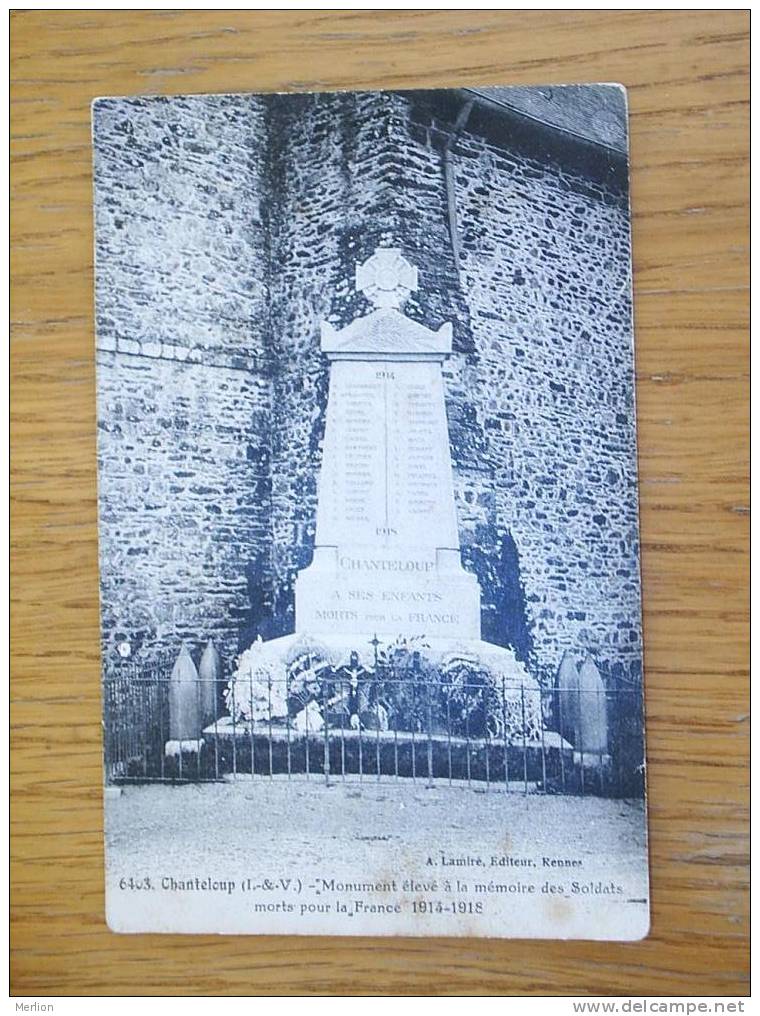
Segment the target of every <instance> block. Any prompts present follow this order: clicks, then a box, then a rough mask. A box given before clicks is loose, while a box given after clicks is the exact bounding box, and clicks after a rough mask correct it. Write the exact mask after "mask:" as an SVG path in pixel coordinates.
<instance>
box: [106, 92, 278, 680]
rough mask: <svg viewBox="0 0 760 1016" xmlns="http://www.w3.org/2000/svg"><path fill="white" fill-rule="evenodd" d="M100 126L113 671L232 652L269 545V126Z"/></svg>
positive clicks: (194, 122) (137, 106)
mask: <svg viewBox="0 0 760 1016" xmlns="http://www.w3.org/2000/svg"><path fill="white" fill-rule="evenodd" d="M93 115H94V122H95V138H96V146H95V183H96V204H95V210H96V235H97V247H96V267H97V288H96V318H97V345H98V421H99V442H98V455H99V463H100V479H99V485H100V489H99V505H100V530H101V538H100V572H101V606H102V613H103V651H104V658H105V660H106V662H108V661H110V660H111V659H113V655H114V645H115V643H117V642H119V641H120V640H122V639H124V640H129V641H130V642H131V643H132V646H133V649H134V650H135V651H136V652H138V653H140V652H142V653H143V654H144V653H147V652H150V651H152V650H153V649H154V647H156V646H159V647H160V646H162V645H171V646H176V645H177V640H178V639H180V638H183V637H188V638H190V639H191V640H195V639H198V638H200V637H202V636H208V635H212V634H213V635H216V636H217V637H218V638H219V640H220V643H221V648H223V649H224V650H226V651H227V652H228V653H232V652H234V651H236V650H237V632H238V630H239V629H241V628H245V627H246V626H247V627H250V616H251V612H252V603H251V600H252V598H251V595H250V590H249V585H251V584H252V582H253V580H254V578H255V575H254V573H255V571H256V561H257V555H258V554H261V553H262V552H263V549H264V548H265V547H268V546H269V545H270V543H271V538H270V530H269V504H268V500H269V487H270V470H269V447H268V440H267V432H268V419H269V410H270V406H271V380H270V379H271V359H270V350H269V347H268V344H267V339H266V332H265V323H266V312H267V307H268V286H267V272H268V246H267V243H268V242H267V234H266V229H265V228H264V221H263V216H262V197H263V193H264V187H263V183H262V177H263V171H264V169H263V155H264V153H265V151H266V145H265V131H266V123H265V115H264V110H263V108H262V106H261V103H260V102H258V101H257V100H252V99H251V98H249V97H244V96H207V97H181V98H177V99H161V98H150V99H144V98H136V99H128V100H124V99H120V100H111V99H105V100H98V101H97V102H96V103H95V105H94V110H93Z"/></svg>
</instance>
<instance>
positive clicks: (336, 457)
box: [295, 248, 480, 642]
mask: <svg viewBox="0 0 760 1016" xmlns="http://www.w3.org/2000/svg"><path fill="white" fill-rule="evenodd" d="M356 287H357V289H358V290H359V291H360V292H362V293H363V294H364V296H365V297H366V298H367V300H368V301H369V303H370V304H371V305H372V307H373V309H372V311H371V312H370V313H369V314H367V315H366V316H364V317H360V318H357V319H356V320H354V321H353V322H351V324H349V325H348V326H347V327H345V328H343V329H340V330H336V329H335V328H333V327H332V326H331V325H330V324H328V323H323V325H322V336H321V346H322V351H323V353H325V355H326V356H327V357H328V359H329V360H330V387H329V397H328V404H327V419H326V427H325V437H324V450H323V459H322V467H321V472H320V476H319V485H318V508H317V519H316V537H315V547H314V557H313V560H312V563H311V565H310V566H309V567H308V568H306V569H304V570H303V571H301V572H300V573H299V575H298V578H297V581H296V588H295V610H296V631H308V632H310V633H311V634H313V635H316V636H321V635H329V636H335V635H365V636H371V635H374V634H378V635H381V636H386V637H397V636H403V637H407V636H426V637H429V638H433V639H440V638H445V639H452V640H454V641H457V642H458V641H461V640H469V639H474V640H479V639H480V587H479V585H478V582H477V579H476V578H475V576H474V575H473V574H471V573H470V572H468V571H466V570H465V569H464V568H463V566H462V562H461V557H460V548H459V531H458V525H457V515H456V506H455V502H454V487H453V482H452V472H451V453H450V446H449V432H448V425H447V420H446V406H445V401H444V388H443V375H442V369H441V368H442V364H443V362H444V360H445V359H446V357H448V356H449V355H450V354H451V340H452V328H451V324H450V323H446V324H444V325H442V326H441V327H440V328H439V329H438V330H437V331H433V330H431V329H429V328H426V327H425V326H424V325H422V324H420V323H419V322H417V321H414V320H412V319H411V318H409V317H407V316H406V315H405V314H403V312H402V310H401V308H402V307H403V305H404V303H405V301H406V300H407V298H408V297H409V295H410V294H411V293H412V292H413V291H414V290H416V288H417V270H416V269H415V268H414V267H413V266H412V265H411V264H410V263H409V262H408V261H407V260H406V258H404V257H403V255H402V253H401V251H399V250H397V249H396V248H380V249H377V250H376V251H375V253H374V254H373V255H372V256H371V257H370V258H369V259H368V260H367V261H366V262H365V263H364V264H363V265H360V266H358V267H357V270H356Z"/></svg>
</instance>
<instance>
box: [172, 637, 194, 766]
mask: <svg viewBox="0 0 760 1016" xmlns="http://www.w3.org/2000/svg"><path fill="white" fill-rule="evenodd" d="M201 729H202V727H201V716H200V701H199V694H198V671H197V670H196V667H195V664H194V663H193V658H192V656H191V655H190V653H189V651H188V648H187V646H186V645H185V644H184V642H183V643H182V648H181V649H180V652H179V656H178V657H177V662H176V663H175V664H174V667H173V669H172V673H171V677H170V678H169V743H170V744H171V743H172V742H179V743H182V742H185V741H193V742H197V741H198V740H199V739H200V734H201ZM183 747H184V745H183ZM167 751H168V747H167Z"/></svg>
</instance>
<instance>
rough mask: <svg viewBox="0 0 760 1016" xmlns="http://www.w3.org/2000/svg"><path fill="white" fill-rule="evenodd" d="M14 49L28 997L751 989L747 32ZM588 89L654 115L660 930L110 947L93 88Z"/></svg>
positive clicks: (70, 32)
mask: <svg viewBox="0 0 760 1016" xmlns="http://www.w3.org/2000/svg"><path fill="white" fill-rule="evenodd" d="M11 46H12V51H11V57H12V93H11V101H12V105H11V128H12V201H13V208H12V255H11V270H12V286H13V289H12V303H11V315H12V341H11V372H12V373H11V382H12V407H11V409H12V463H11V464H12V490H11V513H12V514H11V521H12V614H11V651H12V701H11V725H12V756H11V766H12V811H11V822H12V827H11V828H12V991H13V992H14V994H29V995H34V996H44V995H48V994H63V995H74V994H112V995H119V994H132V993H133V992H141V993H144V994H174V995H184V994H198V995H204V994H205V995H208V994H236V995H256V994H280V993H297V994H311V993H315V994H328V995H329V994H409V993H414V994H458V995H465V994H487V993H488V994H501V995H509V994H518V995H519V994H531V993H536V994H545V993H552V994H567V993H573V994H575V993H579V994H582V993H601V994H628V993H633V994H680V993H683V994H695V993H706V994H746V993H747V991H748V973H747V971H748V954H747V935H748V915H747V907H748V896H747V877H748V872H747V850H748V845H747V840H748V828H747V818H748V815H747V812H748V769H747V756H748V725H749V724H748V717H747V711H748V646H747V642H748V619H747V610H748V528H749V527H748V497H749V493H748V482H747V475H748V350H749V340H748V207H747V203H748V159H747V153H748V60H749V14H748V13H747V12H744V11H733V12H719V11H711V12H710V11H685V12H673V11H665V12H659V13H658V12H652V11H632V12H611V11H606V12H592V11H575V12H562V11H559V12H551V11H531V12H528V11H511V12H510V11H495V12H489V11H476V12H466V11H461V10H460V11H408V12H406V13H400V12H391V11H380V12H374V13H371V12H362V11H344V12H335V11H332V12H328V11H310V12H308V11H285V12H274V11H270V12H251V11H238V12H230V11H219V12H210V11H176V12H156V11H142V12H136V13H130V12H107V11H81V12H71V11H69V12H66V11H60V12H50V11H47V12H33V11H32V12H30V11H27V12H24V11H19V12H15V13H14V14H12V16H11ZM592 81H619V82H622V83H624V84H625V85H627V86H628V88H629V97H630V106H631V161H632V200H633V223H634V285H635V313H636V361H637V379H638V417H639V428H640V467H641V503H642V518H641V524H642V545H643V576H644V608H645V610H644V614H645V632H644V634H645V646H646V659H645V675H646V693H647V713H648V757H649V787H650V827H651V863H652V874H651V878H652V901H653V927H652V934H651V936H650V938H649V939H648V940H646V941H644V942H641V943H637V944H630V945H628V944H623V945H621V944H605V943H588V942H575V943H563V942H546V943H540V944H536V943H531V942H519V941H517V942H515V941H487V940H466V941H457V940H440V939H436V940H432V941H425V940H415V939H406V940H404V939H398V940H390V941H388V940H382V939H372V938H364V939H355V940H349V939H328V938H321V939H320V938H309V939H293V938H285V939H279V938H259V939H257V938H250V937H238V938H214V937H210V936H209V937H192V938H189V937H187V938H183V937H180V936H170V937H161V936H137V937H129V936H118V935H114V934H112V933H110V932H109V931H108V930H107V928H106V926H105V923H104V919H103V853H102V817H101V783H102V769H101V739H100V693H99V660H98V576H97V557H96V539H97V530H96V488H95V480H96V474H95V375H94V344H93V320H92V212H91V151H90V109H89V107H90V101H91V99H92V98H93V97H94V96H98V95H128V94H145V93H155V92H171V93H176V92H204V91H212V92H214V91H216V92H221V91H226V92H231V91H246V90H254V91H257V90H288V91H289V90H299V89H328V88H352V87H357V88H418V87H435V86H452V85H484V84H530V83H535V84H548V83H552V82H592Z"/></svg>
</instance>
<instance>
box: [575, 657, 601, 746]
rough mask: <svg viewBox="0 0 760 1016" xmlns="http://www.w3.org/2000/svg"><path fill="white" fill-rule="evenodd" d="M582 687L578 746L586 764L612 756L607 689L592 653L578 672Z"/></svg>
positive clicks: (580, 691)
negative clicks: (609, 754) (610, 753)
mask: <svg viewBox="0 0 760 1016" xmlns="http://www.w3.org/2000/svg"><path fill="white" fill-rule="evenodd" d="M578 690H579V696H578V700H579V704H580V713H579V716H578V722H577V739H576V741H575V750H576V753H577V752H580V753H581V756H582V764H583V765H586V766H591V765H601V764H602V763H603V762H604V761H605V759H606V757H607V756H608V735H607V692H606V690H605V687H604V682H603V681H602V675H601V674H600V673H599V669H598V668H597V666H596V664H595V663H594V661H593V659H592V657H591V656H587V657H586V659H585V660H584V661H583V666H582V667H581V669H580V671H579V672H578Z"/></svg>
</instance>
